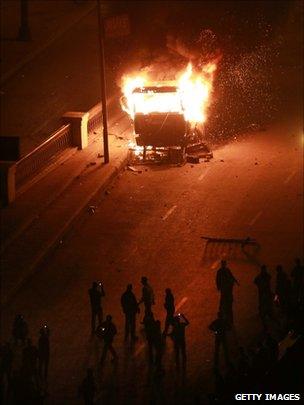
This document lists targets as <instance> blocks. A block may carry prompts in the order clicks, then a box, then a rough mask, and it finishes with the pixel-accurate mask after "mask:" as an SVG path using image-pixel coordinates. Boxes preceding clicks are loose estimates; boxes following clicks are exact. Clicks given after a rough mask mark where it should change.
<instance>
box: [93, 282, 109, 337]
mask: <svg viewBox="0 0 304 405" xmlns="http://www.w3.org/2000/svg"><path fill="white" fill-rule="evenodd" d="M104 296H105V292H104V289H103V285H102V283H101V282H96V281H94V282H93V284H92V287H91V288H90V289H89V297H90V304H91V332H92V335H93V334H94V333H95V331H96V318H98V323H99V325H100V324H101V323H102V320H103V311H102V305H101V298H102V297H104Z"/></svg>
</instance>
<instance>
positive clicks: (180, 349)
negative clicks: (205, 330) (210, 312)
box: [170, 314, 189, 367]
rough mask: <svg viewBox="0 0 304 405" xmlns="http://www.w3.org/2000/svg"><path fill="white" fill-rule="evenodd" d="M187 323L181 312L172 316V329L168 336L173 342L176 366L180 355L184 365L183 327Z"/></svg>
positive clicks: (184, 342) (185, 356)
mask: <svg viewBox="0 0 304 405" xmlns="http://www.w3.org/2000/svg"><path fill="white" fill-rule="evenodd" d="M188 325H189V321H188V319H187V318H186V317H185V315H183V314H178V315H177V316H175V317H174V322H173V330H172V332H171V333H170V336H171V337H172V339H173V343H174V353H175V363H176V367H179V365H180V356H181V357H182V365H183V367H185V366H186V361H187V354H186V336H185V329H186V327H187V326H188Z"/></svg>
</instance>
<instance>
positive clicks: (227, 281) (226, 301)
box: [216, 260, 239, 327]
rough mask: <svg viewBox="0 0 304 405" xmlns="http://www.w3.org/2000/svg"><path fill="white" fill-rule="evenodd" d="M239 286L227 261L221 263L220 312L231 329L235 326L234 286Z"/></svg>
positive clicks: (219, 280) (219, 281)
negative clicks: (233, 308)
mask: <svg viewBox="0 0 304 405" xmlns="http://www.w3.org/2000/svg"><path fill="white" fill-rule="evenodd" d="M235 283H236V284H237V285H239V282H238V281H237V280H236V278H235V277H234V276H233V274H232V273H231V270H230V269H229V268H228V267H227V262H226V260H222V261H221V267H220V268H219V270H218V271H217V273H216V286H217V289H218V291H220V293H221V299H220V308H219V311H220V312H221V313H222V316H223V317H225V319H226V323H227V326H228V327H230V326H232V324H233V310H232V303H233V287H234V284H235Z"/></svg>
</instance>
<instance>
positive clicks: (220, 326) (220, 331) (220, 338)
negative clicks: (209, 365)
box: [209, 312, 230, 370]
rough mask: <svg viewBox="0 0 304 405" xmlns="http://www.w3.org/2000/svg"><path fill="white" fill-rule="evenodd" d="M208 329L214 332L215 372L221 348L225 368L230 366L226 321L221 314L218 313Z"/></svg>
mask: <svg viewBox="0 0 304 405" xmlns="http://www.w3.org/2000/svg"><path fill="white" fill-rule="evenodd" d="M209 329H210V330H211V331H212V332H214V337H215V347H214V363H213V364H214V368H215V369H216V370H217V369H218V366H219V354H220V348H221V346H222V347H223V350H224V356H225V361H226V364H227V366H230V359H229V352H228V346H227V336H226V333H227V330H228V329H229V327H228V328H227V321H226V319H225V317H224V316H223V314H222V313H221V312H218V314H217V319H216V320H215V321H213V322H212V323H211V324H210V325H209Z"/></svg>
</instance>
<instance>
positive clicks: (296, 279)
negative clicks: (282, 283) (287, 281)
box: [291, 258, 304, 304]
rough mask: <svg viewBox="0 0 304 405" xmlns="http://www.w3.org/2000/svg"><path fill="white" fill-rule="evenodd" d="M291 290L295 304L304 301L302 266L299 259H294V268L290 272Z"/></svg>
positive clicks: (303, 271) (303, 267)
mask: <svg viewBox="0 0 304 405" xmlns="http://www.w3.org/2000/svg"><path fill="white" fill-rule="evenodd" d="M291 278H292V288H293V294H294V298H295V299H294V300H295V303H296V304H301V303H302V302H303V299H304V266H303V265H302V264H301V260H300V259H299V258H296V259H295V265H294V268H293V269H292V271H291Z"/></svg>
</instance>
